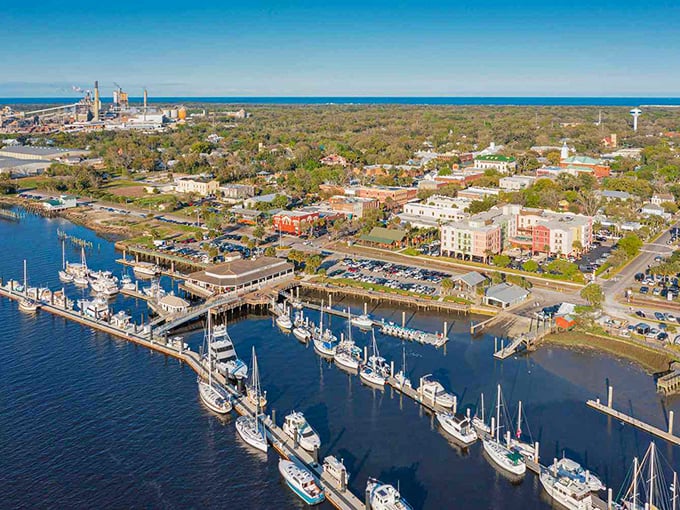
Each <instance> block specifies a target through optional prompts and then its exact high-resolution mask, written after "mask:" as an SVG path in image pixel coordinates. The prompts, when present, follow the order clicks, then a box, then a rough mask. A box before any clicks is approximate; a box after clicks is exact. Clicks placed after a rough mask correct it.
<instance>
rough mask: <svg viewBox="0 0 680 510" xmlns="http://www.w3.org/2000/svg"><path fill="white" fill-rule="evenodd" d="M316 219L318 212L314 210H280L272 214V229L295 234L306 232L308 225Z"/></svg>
mask: <svg viewBox="0 0 680 510" xmlns="http://www.w3.org/2000/svg"><path fill="white" fill-rule="evenodd" d="M318 219H319V213H318V212H316V211H315V212H311V211H281V212H279V213H276V214H275V215H274V216H272V220H273V222H274V229H276V230H277V231H280V232H283V233H285V234H293V235H296V236H299V235H300V234H302V233H303V232H308V231H309V227H310V226H311V225H312V224H313V223H314V222H315V221H316V220H318Z"/></svg>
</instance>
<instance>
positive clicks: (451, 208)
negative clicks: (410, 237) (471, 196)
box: [399, 195, 471, 228]
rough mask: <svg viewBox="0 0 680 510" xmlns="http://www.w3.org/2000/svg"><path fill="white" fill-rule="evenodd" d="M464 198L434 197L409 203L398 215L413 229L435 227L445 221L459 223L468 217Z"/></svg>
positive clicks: (467, 202) (467, 204) (468, 201)
mask: <svg viewBox="0 0 680 510" xmlns="http://www.w3.org/2000/svg"><path fill="white" fill-rule="evenodd" d="M470 202H471V201H470V200H468V199H466V198H451V197H445V196H440V195H434V196H431V197H430V198H428V199H427V200H423V201H422V202H409V203H407V204H405V205H404V212H403V213H401V214H399V217H400V218H401V220H402V221H405V222H407V223H410V224H411V225H413V226H414V227H421V228H429V227H436V226H437V225H438V224H440V223H442V222H446V221H461V220H463V219H465V218H467V217H468V216H469V214H468V213H466V212H465V209H466V208H467V207H468V206H469V205H470Z"/></svg>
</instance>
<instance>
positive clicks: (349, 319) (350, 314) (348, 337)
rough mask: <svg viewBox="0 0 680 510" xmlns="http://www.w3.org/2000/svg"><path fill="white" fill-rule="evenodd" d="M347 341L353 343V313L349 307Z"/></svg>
mask: <svg viewBox="0 0 680 510" xmlns="http://www.w3.org/2000/svg"><path fill="white" fill-rule="evenodd" d="M347 339H348V340H349V342H350V345H351V343H352V311H351V310H350V308H349V306H348V307H347Z"/></svg>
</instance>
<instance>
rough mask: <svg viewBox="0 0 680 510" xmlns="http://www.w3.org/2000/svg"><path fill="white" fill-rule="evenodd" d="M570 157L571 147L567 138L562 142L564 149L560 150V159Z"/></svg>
mask: <svg viewBox="0 0 680 510" xmlns="http://www.w3.org/2000/svg"><path fill="white" fill-rule="evenodd" d="M568 157H569V147H567V141H566V140H565V141H564V143H563V144H562V150H561V151H560V160H562V161H563V160H565V159H567V158H568Z"/></svg>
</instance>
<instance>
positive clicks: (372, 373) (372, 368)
mask: <svg viewBox="0 0 680 510" xmlns="http://www.w3.org/2000/svg"><path fill="white" fill-rule="evenodd" d="M372 345H373V354H372V355H371V356H369V358H368V363H366V364H365V365H364V366H363V367H361V370H360V371H359V377H360V378H361V379H362V380H363V381H364V382H366V383H368V384H372V385H374V386H379V387H381V388H382V387H384V386H385V380H386V378H387V374H386V373H385V366H386V362H385V358H381V357H380V354H379V353H378V344H377V343H376V341H375V334H373V336H372Z"/></svg>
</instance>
